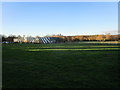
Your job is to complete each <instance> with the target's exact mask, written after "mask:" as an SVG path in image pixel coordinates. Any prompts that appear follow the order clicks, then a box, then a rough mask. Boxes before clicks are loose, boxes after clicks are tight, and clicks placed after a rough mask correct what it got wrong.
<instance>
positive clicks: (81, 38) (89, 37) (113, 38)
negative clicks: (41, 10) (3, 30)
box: [0, 34, 120, 42]
mask: <svg viewBox="0 0 120 90" xmlns="http://www.w3.org/2000/svg"><path fill="white" fill-rule="evenodd" d="M0 37H1V39H2V40H1V41H2V42H14V39H15V38H20V37H25V35H23V36H20V35H18V36H16V35H9V36H5V35H0ZM28 37H31V36H28ZM37 37H39V36H36V37H34V38H37ZM45 37H48V36H45ZM49 37H57V38H60V39H61V40H62V42H75V41H119V40H120V35H110V34H105V35H104V34H101V35H76V36H63V35H61V34H60V35H52V36H49Z"/></svg>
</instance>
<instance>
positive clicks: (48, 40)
mask: <svg viewBox="0 0 120 90" xmlns="http://www.w3.org/2000/svg"><path fill="white" fill-rule="evenodd" d="M39 40H40V41H41V43H43V44H47V43H56V42H58V40H60V38H56V37H39Z"/></svg>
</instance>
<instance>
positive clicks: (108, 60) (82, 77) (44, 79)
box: [2, 42, 120, 88]
mask: <svg viewBox="0 0 120 90" xmlns="http://www.w3.org/2000/svg"><path fill="white" fill-rule="evenodd" d="M119 52H120V50H119V47H118V45H117V44H106V43H105V44H101V43H84V42H79V43H63V44H62V43H61V44H3V51H2V54H3V55H2V56H3V57H2V58H3V59H2V60H3V76H2V77H3V88H118V87H119V85H120V82H119V81H120V77H119V69H120V66H119V64H118V63H119V60H118V53H119Z"/></svg>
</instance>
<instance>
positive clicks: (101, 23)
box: [2, 2, 118, 36]
mask: <svg viewBox="0 0 120 90" xmlns="http://www.w3.org/2000/svg"><path fill="white" fill-rule="evenodd" d="M2 14H3V15H2V16H3V17H2V18H3V34H6V35H10V34H15V35H32V36H36V35H39V36H44V35H46V34H60V33H61V34H62V35H92V34H101V33H105V32H110V33H115V32H117V30H118V3H117V2H9V3H8V2H4V3H3V6H2Z"/></svg>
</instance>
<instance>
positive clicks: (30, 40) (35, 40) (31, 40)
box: [13, 37, 62, 44]
mask: <svg viewBox="0 0 120 90" xmlns="http://www.w3.org/2000/svg"><path fill="white" fill-rule="evenodd" d="M13 42H14V43H43V44H47V43H58V42H62V39H61V38H58V37H20V38H14V39H13Z"/></svg>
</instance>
